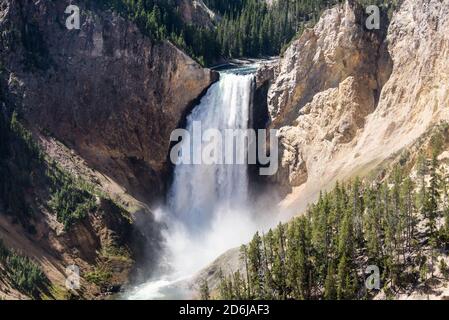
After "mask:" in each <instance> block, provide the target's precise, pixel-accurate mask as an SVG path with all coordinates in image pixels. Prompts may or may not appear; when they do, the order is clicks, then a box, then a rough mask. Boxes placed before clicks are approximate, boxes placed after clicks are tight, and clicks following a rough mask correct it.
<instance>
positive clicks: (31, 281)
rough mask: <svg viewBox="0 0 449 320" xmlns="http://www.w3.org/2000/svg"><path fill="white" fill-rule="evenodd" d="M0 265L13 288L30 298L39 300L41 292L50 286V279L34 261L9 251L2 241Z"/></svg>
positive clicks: (0, 243)
mask: <svg viewBox="0 0 449 320" xmlns="http://www.w3.org/2000/svg"><path fill="white" fill-rule="evenodd" d="M0 263H1V264H3V266H4V269H5V271H6V278H7V279H8V280H9V281H10V282H11V284H12V285H13V287H14V288H16V289H17V290H19V291H20V292H22V293H24V294H27V295H29V296H30V297H33V298H38V297H39V296H40V292H41V290H44V289H45V288H47V286H48V284H49V281H48V278H47V277H46V276H45V274H44V272H43V271H42V270H41V268H40V267H39V266H38V265H37V264H36V263H35V262H34V261H33V260H31V259H30V258H28V257H26V256H22V255H20V254H18V253H17V252H14V251H10V250H8V249H7V248H6V247H5V246H4V245H3V242H2V241H1V240H0Z"/></svg>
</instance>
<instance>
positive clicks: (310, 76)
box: [268, 0, 449, 213]
mask: <svg viewBox="0 0 449 320" xmlns="http://www.w3.org/2000/svg"><path fill="white" fill-rule="evenodd" d="M448 12H449V1H437V0H418V1H413V0H405V1H403V3H402V4H401V6H400V7H399V8H397V9H396V10H395V12H394V15H393V17H392V20H391V22H389V21H388V18H387V17H386V16H383V17H382V19H381V29H380V30H376V31H369V30H366V29H365V27H364V22H365V19H366V17H365V15H364V12H363V8H361V7H360V6H359V5H357V4H355V3H354V1H348V2H346V3H345V4H342V5H339V6H337V7H335V8H332V9H329V10H327V11H325V12H324V14H323V16H322V17H321V19H320V21H319V22H318V24H317V25H316V26H315V27H314V28H313V29H309V30H306V31H305V32H304V33H303V34H302V35H301V36H300V37H299V39H297V40H296V41H294V42H293V44H292V45H291V46H290V47H289V48H288V50H287V51H286V53H285V55H284V56H283V57H282V58H281V61H280V64H279V67H278V68H277V69H276V70H275V74H276V76H275V79H274V84H273V85H272V86H271V87H270V90H269V93H268V109H269V115H270V120H271V127H273V128H277V129H279V135H280V144H281V147H280V161H281V169H280V170H279V173H278V175H277V177H276V180H277V182H279V183H280V184H282V185H283V186H284V188H285V190H286V192H287V193H288V192H292V193H291V195H290V196H289V197H287V199H286V200H285V202H284V204H283V205H284V206H286V207H289V208H292V210H293V212H296V213H297V212H298V210H299V211H301V210H303V209H304V208H305V206H306V205H307V203H308V202H310V201H313V200H314V199H315V197H316V195H317V193H318V191H319V190H320V189H325V188H329V187H331V186H332V184H333V182H335V181H336V180H337V179H346V178H349V177H351V176H354V175H357V174H363V173H366V172H368V171H369V170H370V169H373V168H375V167H376V166H377V165H379V164H380V163H381V162H382V161H384V160H385V159H387V158H388V157H389V156H391V155H392V154H394V153H395V152H398V151H400V150H401V149H402V148H404V147H406V146H407V145H409V144H411V143H412V142H413V141H415V140H416V139H417V138H419V137H420V136H421V135H422V134H423V133H424V132H425V131H426V129H428V128H429V127H430V126H432V125H433V124H436V123H438V122H440V121H441V120H445V119H448V110H449V109H448V102H449V88H448V77H449V72H448V71H447V70H448V66H449V55H448V48H449V36H448V34H447V32H446V31H447V30H448V29H449V18H448V15H447V13H448Z"/></svg>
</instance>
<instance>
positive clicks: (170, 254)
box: [127, 67, 258, 299]
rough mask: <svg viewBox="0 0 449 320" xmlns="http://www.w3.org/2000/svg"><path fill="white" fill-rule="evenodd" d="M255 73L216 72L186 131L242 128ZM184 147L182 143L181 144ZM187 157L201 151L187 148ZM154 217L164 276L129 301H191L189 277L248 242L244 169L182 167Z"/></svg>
mask: <svg viewBox="0 0 449 320" xmlns="http://www.w3.org/2000/svg"><path fill="white" fill-rule="evenodd" d="M255 69H256V68H254V67H245V68H239V69H235V70H227V71H223V72H221V73H220V80H219V81H218V82H217V83H215V84H214V85H212V86H211V88H210V89H209V90H208V92H207V93H206V95H205V96H204V97H203V98H202V100H201V102H200V104H199V105H198V106H196V107H195V108H194V110H193V111H192V113H191V114H190V115H189V116H188V118H187V126H186V129H187V130H188V131H189V132H192V130H193V128H192V127H193V123H194V122H195V121H200V122H201V125H202V130H206V129H209V128H213V129H219V130H220V131H221V130H224V129H247V128H249V127H250V126H251V124H250V114H251V111H252V98H253V87H254V81H255V80H254V74H253V72H254V71H255ZM183 143H184V142H183ZM190 150H191V152H192V153H195V152H201V150H198V147H195V146H192V148H191V149H190ZM157 218H158V219H159V220H160V221H161V222H163V223H164V224H165V225H166V226H167V229H166V230H165V231H164V239H165V252H164V254H163V256H164V259H163V261H162V262H161V264H164V268H162V269H163V270H164V271H163V272H160V273H159V274H157V275H155V276H154V278H153V279H151V280H149V281H148V282H146V283H144V284H142V285H139V286H138V287H136V288H134V289H133V290H132V291H131V292H130V293H128V294H127V298H129V299H186V298H192V292H190V291H189V289H187V286H181V285H179V284H180V283H185V282H186V281H187V280H188V279H189V278H190V277H192V276H193V275H195V274H196V273H197V272H198V271H200V270H201V269H202V268H204V267H206V266H207V265H208V264H209V263H211V262H212V261H213V260H214V259H216V258H217V257H218V256H219V255H220V254H222V253H224V252H225V251H227V250H228V249H231V248H233V247H238V246H239V245H241V244H242V243H245V242H247V241H249V240H250V238H251V236H252V235H253V234H254V232H256V231H257V229H258V226H257V224H256V223H255V221H254V220H255V219H253V212H252V211H251V205H250V203H249V195H248V166H247V165H215V164H213V165H204V164H197V165H193V164H181V165H178V166H176V167H175V169H174V178H173V184H172V186H171V189H170V191H169V194H168V197H167V204H166V206H165V207H164V208H161V209H160V210H158V214H157Z"/></svg>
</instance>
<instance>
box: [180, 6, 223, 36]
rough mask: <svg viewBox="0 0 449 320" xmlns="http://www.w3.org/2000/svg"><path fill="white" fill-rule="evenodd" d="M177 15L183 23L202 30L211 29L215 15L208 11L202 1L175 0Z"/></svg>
mask: <svg viewBox="0 0 449 320" xmlns="http://www.w3.org/2000/svg"><path fill="white" fill-rule="evenodd" d="M177 1H178V6H179V13H180V14H181V17H182V19H183V20H184V22H186V23H188V24H194V25H197V26H200V27H204V28H208V29H210V28H213V27H214V21H216V19H217V16H216V14H215V13H214V12H213V11H212V10H210V9H209V8H208V7H207V6H206V5H205V4H204V2H203V0H177Z"/></svg>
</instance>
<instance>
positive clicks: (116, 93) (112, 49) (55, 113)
mask: <svg viewBox="0 0 449 320" xmlns="http://www.w3.org/2000/svg"><path fill="white" fill-rule="evenodd" d="M1 3H2V4H1V6H2V11H1V12H2V15H1V18H0V19H1V20H0V23H1V31H2V38H1V40H2V48H4V50H2V52H1V58H2V61H4V63H5V64H6V66H7V68H8V70H9V72H10V79H9V88H8V91H9V92H10V93H12V95H13V97H12V98H13V100H14V101H15V102H16V104H17V105H21V107H22V110H23V114H24V115H26V118H27V119H28V121H29V123H30V124H32V125H33V126H35V127H37V128H38V129H39V130H40V131H45V132H47V133H48V134H50V135H53V136H55V137H56V138H57V139H59V140H61V141H63V142H64V143H65V144H67V145H68V146H70V147H71V148H73V149H75V150H76V151H77V152H79V153H80V154H81V155H82V156H83V157H84V158H85V159H86V161H88V162H89V164H90V165H91V166H93V167H95V168H97V169H99V170H100V171H102V172H104V173H106V174H108V175H110V176H112V177H113V178H114V179H115V180H116V181H117V182H119V183H120V184H121V185H123V186H124V187H125V188H126V189H128V190H130V192H132V193H134V194H135V195H136V196H138V197H141V198H146V199H153V198H155V197H157V196H160V195H161V194H163V191H164V190H163V188H164V185H165V183H164V179H163V178H164V177H165V176H166V173H167V169H168V168H167V165H166V164H167V161H166V160H167V154H168V150H169V146H170V143H169V137H170V133H171V131H172V130H173V129H175V128H177V126H178V124H179V123H180V122H181V121H182V119H183V117H184V116H185V113H186V112H188V111H189V108H190V105H191V104H192V103H193V101H195V100H196V99H197V97H198V96H200V95H201V94H202V93H203V92H204V91H205V90H206V89H207V88H208V87H209V86H210V85H211V84H212V83H213V82H214V81H215V80H216V78H217V76H216V74H215V73H213V72H211V71H210V70H208V69H203V68H201V66H200V65H198V64H197V63H196V62H195V61H193V60H192V59H191V58H190V57H188V56H187V55H185V54H184V53H183V52H182V51H180V50H179V49H177V48H176V47H175V46H173V45H172V44H170V43H168V42H154V41H152V40H151V39H149V38H148V37H146V36H144V35H143V34H142V33H141V32H140V31H139V29H138V28H137V27H136V26H135V25H134V24H133V23H131V22H129V21H128V20H126V19H124V18H122V17H120V16H119V15H117V14H116V13H113V12H111V11H110V10H106V11H104V10H98V9H92V8H91V7H92V5H91V4H90V5H88V3H90V2H89V1H79V2H78V3H77V5H79V7H80V11H81V28H80V30H68V29H67V28H66V26H65V19H66V18H67V17H68V15H67V14H64V10H65V8H66V7H67V5H68V4H69V3H70V1H57V2H51V1H30V0H27V1H9V0H8V1H6V0H3V1H2V2H1ZM36 39H37V40H36Z"/></svg>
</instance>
